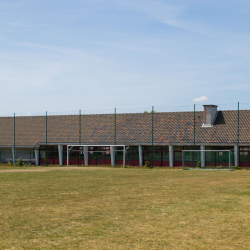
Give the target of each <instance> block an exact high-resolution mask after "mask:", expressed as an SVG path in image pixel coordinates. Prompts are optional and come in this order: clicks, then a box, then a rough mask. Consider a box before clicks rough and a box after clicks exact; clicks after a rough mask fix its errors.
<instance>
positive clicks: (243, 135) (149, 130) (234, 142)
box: [0, 105, 250, 167]
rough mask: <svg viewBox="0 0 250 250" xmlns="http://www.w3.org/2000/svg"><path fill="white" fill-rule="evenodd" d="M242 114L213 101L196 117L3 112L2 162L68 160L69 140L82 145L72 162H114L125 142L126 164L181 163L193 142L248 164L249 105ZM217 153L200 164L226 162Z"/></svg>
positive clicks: (236, 162)
mask: <svg viewBox="0 0 250 250" xmlns="http://www.w3.org/2000/svg"><path fill="white" fill-rule="evenodd" d="M239 117H240V122H239V124H238V111H234V110H229V111H218V110H217V106H215V105H204V111H199V112H195V122H194V112H162V113H154V114H151V113H136V114H133V113H131V114H116V116H115V117H114V114H107V115H81V116H78V115H66V116H48V117H45V116H25V117H15V119H14V118H13V117H0V154H1V162H9V161H15V162H16V161H17V160H18V159H19V158H20V157H22V158H23V161H24V162H29V163H33V164H36V165H44V164H45V163H46V161H47V163H48V164H56V165H58V164H59V165H66V164H67V145H81V146H76V147H74V150H75V151H71V152H70V158H69V164H70V165H100V164H105V165H109V164H111V165H115V164H122V159H123V158H122V157H123V155H122V151H116V150H122V148H119V145H126V146H128V147H127V152H126V165H133V166H139V165H143V164H144V162H145V161H149V163H150V164H152V159H153V165H154V166H162V167H164V166H170V167H174V166H181V165H182V150H187V149H190V150H193V149H194V147H195V149H197V150H231V151H232V153H233V165H238V166H242V167H250V155H249V152H250V110H241V111H240V112H239ZM152 140H153V143H152ZM90 145H91V146H90ZM109 145H117V146H112V147H111V146H110V147H109ZM152 146H153V147H152ZM46 148H47V151H46ZM152 148H153V151H152ZM152 152H153V157H152ZM215 158H216V156H211V155H210V154H209V153H206V154H205V153H204V154H203V161H202V164H203V165H209V164H212V165H213V164H217V163H218V164H223V159H219V158H218V159H215ZM216 161H217V162H216Z"/></svg>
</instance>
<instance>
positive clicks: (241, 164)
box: [239, 162, 250, 168]
mask: <svg viewBox="0 0 250 250" xmlns="http://www.w3.org/2000/svg"><path fill="white" fill-rule="evenodd" d="M239 165H240V167H243V168H249V167H250V164H249V162H240V164H239Z"/></svg>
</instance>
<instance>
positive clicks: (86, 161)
mask: <svg viewBox="0 0 250 250" xmlns="http://www.w3.org/2000/svg"><path fill="white" fill-rule="evenodd" d="M88 150H89V147H88V146H84V165H85V166H88V165H89V152H88Z"/></svg>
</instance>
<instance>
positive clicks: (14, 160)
mask: <svg viewBox="0 0 250 250" xmlns="http://www.w3.org/2000/svg"><path fill="white" fill-rule="evenodd" d="M15 162H16V114H15V113H14V159H13V164H15Z"/></svg>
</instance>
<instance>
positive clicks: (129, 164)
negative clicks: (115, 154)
mask: <svg viewBox="0 0 250 250" xmlns="http://www.w3.org/2000/svg"><path fill="white" fill-rule="evenodd" d="M125 165H127V166H133V161H132V160H126V161H125Z"/></svg>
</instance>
